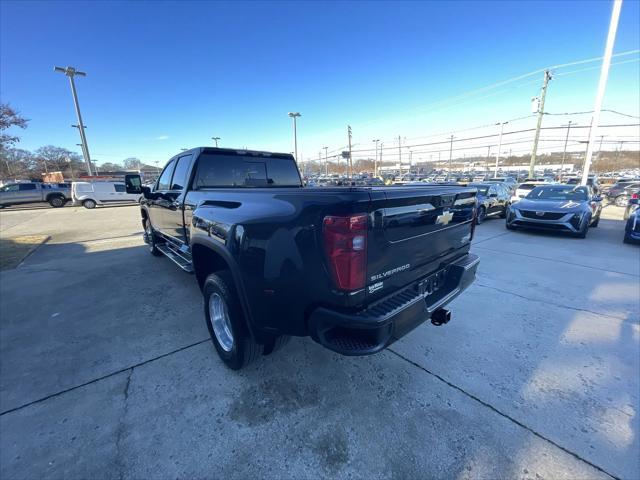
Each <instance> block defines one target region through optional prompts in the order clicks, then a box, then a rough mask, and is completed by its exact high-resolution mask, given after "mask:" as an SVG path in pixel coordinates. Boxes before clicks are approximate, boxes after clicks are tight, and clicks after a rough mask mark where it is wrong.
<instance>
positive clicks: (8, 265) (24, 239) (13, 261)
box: [0, 235, 49, 270]
mask: <svg viewBox="0 0 640 480" xmlns="http://www.w3.org/2000/svg"><path fill="white" fill-rule="evenodd" d="M47 240H49V236H48V235H24V236H21V237H13V238H0V270H9V269H12V268H16V267H17V266H18V265H20V262H22V260H24V259H25V258H26V257H27V256H28V255H29V254H30V253H31V252H33V251H34V250H35V249H36V248H38V247H39V246H40V245H42V244H43V243H44V242H46V241H47Z"/></svg>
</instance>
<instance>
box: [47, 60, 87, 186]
mask: <svg viewBox="0 0 640 480" xmlns="http://www.w3.org/2000/svg"><path fill="white" fill-rule="evenodd" d="M53 71H54V72H60V73H64V74H65V75H66V76H67V77H69V83H70V85H71V94H72V95H73V104H74V106H75V108H76V115H77V116H78V131H79V132H80V141H81V142H82V156H83V157H84V161H85V163H86V164H87V174H88V175H89V176H92V174H91V156H90V155H89V146H88V144H87V136H86V135H85V133H84V129H85V128H86V127H85V126H84V123H82V115H81V114H80V103H78V93H77V92H76V84H75V82H74V80H73V77H75V76H76V75H79V76H81V77H86V76H87V74H86V73H85V72H81V71H79V70H76V69H75V68H74V67H66V68H63V67H53Z"/></svg>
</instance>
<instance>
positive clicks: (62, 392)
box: [0, 337, 211, 417]
mask: <svg viewBox="0 0 640 480" xmlns="http://www.w3.org/2000/svg"><path fill="white" fill-rule="evenodd" d="M210 341H211V337H207V338H205V339H204V340H200V341H199V342H195V343H192V344H190V345H186V346H184V347H180V348H177V349H175V350H172V351H170V352H167V353H163V354H162V355H158V356H157V357H153V358H150V359H147V360H144V361H143V362H140V363H136V364H135V365H130V366H128V367H125V368H121V369H120V370H116V371H115V372H111V373H107V374H106V375H102V376H101V377H98V378H94V379H93V380H89V381H88V382H84V383H81V384H80V385H75V386H73V387H69V388H66V389H64V390H61V391H59V392H56V393H52V394H50V395H47V396H45V397H42V398H38V399H36V400H33V401H31V402H28V403H25V404H24V405H20V406H18V407H14V408H10V409H9V410H5V411H4V412H0V417H1V416H3V415H6V414H9V413H12V412H15V411H16V410H22V409H23V408H27V407H30V406H31V405H34V404H36V403H41V402H44V401H45V400H49V399H50V398H53V397H57V396H59V395H62V394H64V393H67V392H71V391H73V390H77V389H78V388H82V387H86V386H87V385H91V384H92V383H96V382H99V381H100V380H104V379H106V378H109V377H113V376H115V375H119V374H120V373H124V372H126V371H127V370H131V371H132V372H133V369H135V368H138V367H141V366H143V365H146V364H147V363H151V362H155V361H156V360H160V359H162V358H165V357H168V356H170V355H173V354H174V353H179V352H182V351H183V350H188V349H189V348H193V347H197V346H198V345H201V344H203V343H205V342H210Z"/></svg>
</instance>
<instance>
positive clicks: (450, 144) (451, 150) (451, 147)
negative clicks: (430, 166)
mask: <svg viewBox="0 0 640 480" xmlns="http://www.w3.org/2000/svg"><path fill="white" fill-rule="evenodd" d="M439 153H440V152H438V154H439ZM452 158H453V135H451V139H450V143H449V169H448V171H447V180H449V176H450V175H451V159H452Z"/></svg>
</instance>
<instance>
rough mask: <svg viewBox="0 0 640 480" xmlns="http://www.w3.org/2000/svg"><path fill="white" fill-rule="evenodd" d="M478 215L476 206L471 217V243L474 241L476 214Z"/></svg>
mask: <svg viewBox="0 0 640 480" xmlns="http://www.w3.org/2000/svg"><path fill="white" fill-rule="evenodd" d="M477 213H478V208H477V206H476V205H474V206H473V215H472V217H471V236H470V237H469V242H471V240H473V234H474V233H475V231H476V214H477Z"/></svg>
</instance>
